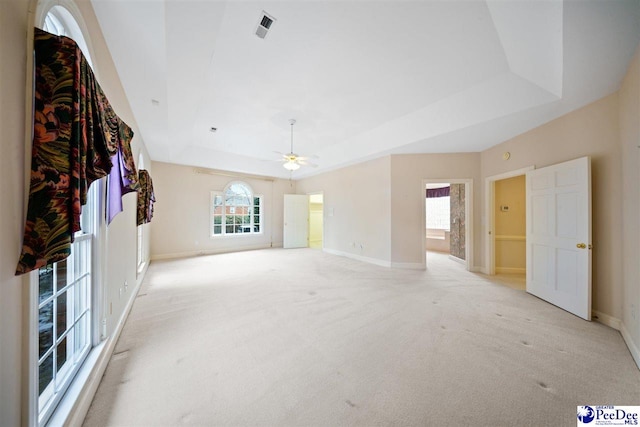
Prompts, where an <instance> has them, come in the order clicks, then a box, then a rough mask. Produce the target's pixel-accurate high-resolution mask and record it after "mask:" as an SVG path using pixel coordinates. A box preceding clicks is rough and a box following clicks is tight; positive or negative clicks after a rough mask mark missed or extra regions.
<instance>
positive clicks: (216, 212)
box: [213, 206, 222, 215]
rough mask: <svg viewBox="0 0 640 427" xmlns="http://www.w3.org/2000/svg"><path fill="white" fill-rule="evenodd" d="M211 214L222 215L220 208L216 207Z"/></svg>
mask: <svg viewBox="0 0 640 427" xmlns="http://www.w3.org/2000/svg"><path fill="white" fill-rule="evenodd" d="M213 213H214V214H215V215H222V206H216V207H214V208H213Z"/></svg>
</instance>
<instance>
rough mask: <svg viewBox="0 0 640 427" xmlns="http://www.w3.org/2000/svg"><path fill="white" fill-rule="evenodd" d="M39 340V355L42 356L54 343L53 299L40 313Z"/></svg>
mask: <svg viewBox="0 0 640 427" xmlns="http://www.w3.org/2000/svg"><path fill="white" fill-rule="evenodd" d="M38 342H39V347H40V356H38V357H42V356H44V354H45V353H46V352H47V350H49V348H51V346H52V345H53V301H51V302H49V304H47V305H45V306H44V307H42V308H41V309H40V312H39V313H38Z"/></svg>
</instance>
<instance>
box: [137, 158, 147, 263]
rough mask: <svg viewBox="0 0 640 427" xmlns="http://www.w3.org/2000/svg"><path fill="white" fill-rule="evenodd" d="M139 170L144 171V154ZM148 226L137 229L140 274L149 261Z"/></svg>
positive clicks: (139, 226)
mask: <svg viewBox="0 0 640 427" xmlns="http://www.w3.org/2000/svg"><path fill="white" fill-rule="evenodd" d="M138 169H144V156H143V155H142V153H140V155H139V156H138ZM146 228H147V225H146V224H140V225H138V226H137V227H136V246H137V247H136V249H137V250H136V260H137V263H136V266H137V268H136V270H137V272H138V274H140V273H142V271H143V270H144V267H145V262H146V260H147V250H146V246H145V244H144V236H145V231H146Z"/></svg>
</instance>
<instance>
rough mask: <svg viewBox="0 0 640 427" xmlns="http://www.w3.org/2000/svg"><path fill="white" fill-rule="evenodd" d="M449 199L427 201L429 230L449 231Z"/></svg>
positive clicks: (436, 198)
mask: <svg viewBox="0 0 640 427" xmlns="http://www.w3.org/2000/svg"><path fill="white" fill-rule="evenodd" d="M449 200H450V199H449V197H448V196H447V197H429V198H427V199H426V210H427V228H432V229H437V230H449V226H450V219H449V217H450V215H449Z"/></svg>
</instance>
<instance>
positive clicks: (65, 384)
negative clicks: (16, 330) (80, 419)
mask: <svg viewBox="0 0 640 427" xmlns="http://www.w3.org/2000/svg"><path fill="white" fill-rule="evenodd" d="M41 25H42V29H43V30H45V31H47V32H50V33H53V34H57V35H61V36H67V37H71V38H73V39H74V41H75V42H76V43H78V45H79V46H80V48H81V49H82V50H83V53H84V54H85V57H86V58H87V61H88V62H89V63H91V58H90V57H89V55H88V52H87V45H86V42H85V40H84V37H83V36H82V32H81V31H80V28H79V26H78V24H77V22H76V21H75V19H74V18H73V15H72V14H71V13H70V12H69V11H68V10H67V9H66V8H64V7H62V6H61V5H55V6H53V7H51V8H50V9H49V10H48V12H47V13H46V16H45V17H44V21H43V22H42V23H41ZM99 187H100V183H99V182H94V183H93V184H92V185H91V187H90V188H89V191H88V194H87V203H86V204H85V205H84V206H83V207H82V214H81V216H80V223H81V231H78V232H77V233H76V234H75V235H74V242H73V243H72V245H71V254H70V256H69V257H68V258H67V259H65V260H63V261H59V262H56V263H53V264H49V265H47V266H45V267H42V268H40V269H39V270H38V271H37V272H34V273H32V275H31V276H30V277H31V289H32V292H33V293H32V295H33V297H32V299H31V301H32V308H31V313H32V314H31V315H32V321H31V322H30V325H32V326H30V327H31V328H36V330H35V331H32V333H31V334H30V336H31V337H32V338H31V346H30V347H31V352H32V354H33V356H30V360H33V361H34V362H33V363H34V364H35V365H36V366H32V369H31V372H32V373H33V374H32V378H33V380H32V381H33V383H34V387H33V389H34V390H35V393H37V394H36V395H34V396H31V397H30V399H34V401H35V403H34V405H32V406H31V407H33V408H34V411H35V412H36V413H34V414H32V416H33V422H29V424H36V425H44V424H45V423H47V421H48V420H49V418H50V417H51V415H52V414H53V412H54V411H55V409H56V407H57V405H58V403H59V402H60V400H61V399H62V398H63V396H64V394H65V392H66V391H67V389H68V388H69V386H70V385H71V383H72V381H73V379H74V376H75V374H76V373H77V372H78V371H79V370H80V368H81V366H82V364H83V362H84V361H85V359H86V357H87V355H88V354H89V352H90V350H91V349H92V348H93V344H94V336H93V331H94V328H95V326H94V325H95V323H96V320H95V319H96V316H95V313H94V310H93V303H94V295H93V294H94V292H93V276H92V262H93V251H92V247H93V241H94V237H95V235H96V234H97V230H98V225H97V224H98V215H97V212H98V209H99V200H100V197H99V196H98V194H99V193H100V188H99ZM33 325H35V326H33ZM30 417H31V416H30Z"/></svg>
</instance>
